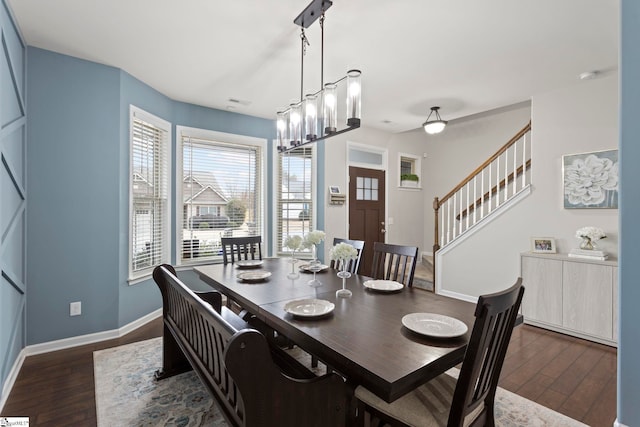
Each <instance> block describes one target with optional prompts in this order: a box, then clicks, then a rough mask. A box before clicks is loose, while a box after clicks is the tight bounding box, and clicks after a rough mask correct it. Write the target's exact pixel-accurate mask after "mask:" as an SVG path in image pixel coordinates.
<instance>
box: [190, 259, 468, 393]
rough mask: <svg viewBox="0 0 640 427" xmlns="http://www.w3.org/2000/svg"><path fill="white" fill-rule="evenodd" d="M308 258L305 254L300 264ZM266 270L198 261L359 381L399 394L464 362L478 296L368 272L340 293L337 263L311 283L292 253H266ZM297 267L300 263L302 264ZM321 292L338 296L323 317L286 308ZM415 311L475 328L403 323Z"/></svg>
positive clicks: (216, 283) (249, 305)
mask: <svg viewBox="0 0 640 427" xmlns="http://www.w3.org/2000/svg"><path fill="white" fill-rule="evenodd" d="M303 262H304V261H299V264H301V263H303ZM260 269H261V270H266V271H269V272H271V276H270V277H269V278H268V279H266V280H264V281H260V282H244V281H242V280H240V279H239V278H237V274H239V273H240V272H245V271H249V270H245V269H240V268H238V267H237V266H236V265H234V264H227V265H223V264H214V265H206V266H198V267H195V268H194V270H195V271H196V272H197V273H198V274H199V277H200V278H201V279H202V280H203V281H204V282H206V283H208V284H209V285H210V286H212V287H213V288H215V289H217V290H219V291H220V292H222V293H223V294H225V295H227V296H228V297H229V298H231V299H232V300H234V301H236V302H237V303H238V304H240V305H241V306H242V307H243V308H244V309H246V310H248V311H249V312H251V313H253V314H254V315H255V316H257V317H258V319H260V320H261V321H262V322H264V323H266V324H267V325H269V326H270V327H271V328H273V329H274V330H276V331H277V332H278V333H280V334H282V335H284V336H286V337H288V338H289V339H290V340H292V341H293V342H294V343H295V344H296V345H298V346H299V347H301V348H302V349H304V350H305V351H307V352H309V353H310V354H313V355H315V356H317V357H318V358H319V359H320V360H322V361H323V362H325V363H326V364H327V365H328V366H330V367H331V368H332V369H334V370H336V371H337V372H339V373H340V374H342V375H344V377H345V378H346V379H347V380H348V381H350V382H351V384H353V385H354V386H355V385H363V386H365V387H367V388H368V389H369V390H371V391H372V392H374V393H376V394H377V395H378V396H380V397H381V398H382V399H384V400H386V401H387V402H392V401H394V400H396V399H397V398H399V397H401V396H402V395H404V394H406V393H408V392H410V391H412V390H414V389H415V388H416V387H418V386H420V385H422V384H424V383H425V382H427V381H429V380H430V379H432V378H434V377H436V376H438V375H440V374H442V373H443V372H445V371H447V370H448V369H450V368H452V367H454V366H455V365H457V364H458V363H460V362H462V359H463V357H464V352H465V349H466V345H467V342H468V340H469V336H470V333H471V328H472V327H473V323H474V320H475V317H474V310H475V304H472V303H469V302H466V301H461V300H457V299H453V298H449V297H445V296H441V295H437V294H434V293H431V292H428V291H425V290H422V289H416V288H406V287H405V288H403V289H402V290H400V291H398V292H392V293H382V292H376V291H371V290H370V289H368V288H366V287H365V286H363V282H364V281H366V280H369V278H368V277H366V276H362V275H353V276H352V277H351V278H349V279H347V281H346V283H347V285H346V286H347V289H349V290H351V291H352V296H351V297H349V298H339V297H336V290H338V289H341V288H342V279H341V278H339V277H337V275H336V273H337V271H336V270H333V269H328V270H326V271H325V272H322V273H318V274H317V278H318V279H319V280H320V282H321V283H322V285H321V286H319V287H311V286H309V285H308V281H309V280H310V279H311V278H312V274H308V273H300V274H299V277H298V278H295V279H290V278H288V277H287V275H288V274H289V273H290V272H291V263H290V260H289V259H286V258H272V259H265V260H264V263H263V265H262V266H260ZM296 270H297V267H296ZM308 298H318V299H322V300H326V301H330V302H332V303H334V304H335V308H334V310H333V312H331V313H330V314H328V315H326V316H323V317H319V318H299V317H296V316H293V315H292V314H290V313H288V312H286V311H285V309H284V306H285V304H286V303H287V302H289V301H293V300H299V299H308ZM409 313H437V314H443V315H446V316H451V317H454V318H456V319H459V320H461V321H462V322H464V323H465V324H466V325H467V327H468V331H467V332H466V333H465V334H464V335H462V336H460V337H456V338H440V339H438V338H431V337H428V336H424V335H420V334H417V333H415V332H413V331H411V330H409V329H407V328H406V327H405V326H403V324H402V318H403V316H405V315H406V314H409Z"/></svg>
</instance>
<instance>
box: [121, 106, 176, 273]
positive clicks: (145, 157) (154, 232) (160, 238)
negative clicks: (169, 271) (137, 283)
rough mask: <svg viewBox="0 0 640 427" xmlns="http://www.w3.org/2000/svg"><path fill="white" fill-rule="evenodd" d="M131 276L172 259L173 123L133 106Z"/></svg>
mask: <svg viewBox="0 0 640 427" xmlns="http://www.w3.org/2000/svg"><path fill="white" fill-rule="evenodd" d="M130 123H131V129H130V131H131V175H130V190H129V191H130V196H131V207H130V266H129V278H130V279H136V278H139V277H141V276H145V275H148V274H150V273H151V271H152V269H153V267H154V266H156V265H158V264H161V263H164V262H169V253H170V249H169V247H170V243H171V242H170V233H169V226H170V224H169V222H170V216H169V205H170V203H169V163H170V158H169V157H170V154H169V145H170V129H171V125H170V124H169V123H168V122H166V121H164V120H162V119H159V118H157V117H155V116H153V115H151V114H148V113H146V112H144V111H142V110H140V109H138V108H135V107H133V106H132V107H131V122H130Z"/></svg>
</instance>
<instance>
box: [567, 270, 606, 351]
mask: <svg viewBox="0 0 640 427" xmlns="http://www.w3.org/2000/svg"><path fill="white" fill-rule="evenodd" d="M612 270H613V267H611V266H608V265H598V264H588V263H582V262H570V261H565V263H564V274H563V279H564V287H563V289H564V292H563V319H564V322H563V325H564V327H566V328H569V329H572V330H574V331H579V332H583V333H585V334H589V335H594V336H598V337H602V338H606V339H612V337H613V271H612Z"/></svg>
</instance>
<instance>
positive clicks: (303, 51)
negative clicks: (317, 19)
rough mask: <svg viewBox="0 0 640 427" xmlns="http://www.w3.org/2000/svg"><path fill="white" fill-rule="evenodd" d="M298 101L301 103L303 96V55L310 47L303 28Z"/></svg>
mask: <svg viewBox="0 0 640 427" xmlns="http://www.w3.org/2000/svg"><path fill="white" fill-rule="evenodd" d="M300 42H301V49H300V101H302V100H303V99H304V98H303V95H304V55H305V54H306V53H307V46H310V43H309V40H308V39H307V35H306V34H305V33H304V28H302V30H301V31H300Z"/></svg>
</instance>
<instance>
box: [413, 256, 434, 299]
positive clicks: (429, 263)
mask: <svg viewBox="0 0 640 427" xmlns="http://www.w3.org/2000/svg"><path fill="white" fill-rule="evenodd" d="M413 286H414V287H415V288H420V289H426V290H428V291H433V289H434V288H433V256H432V255H426V254H422V258H421V259H420V262H418V263H416V271H415V273H414V275H413Z"/></svg>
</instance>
